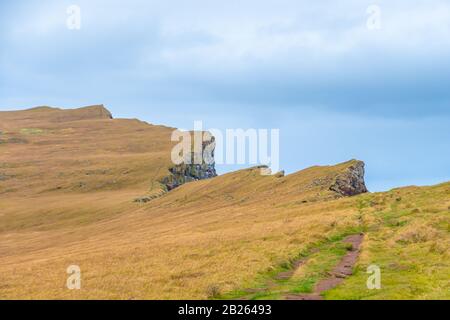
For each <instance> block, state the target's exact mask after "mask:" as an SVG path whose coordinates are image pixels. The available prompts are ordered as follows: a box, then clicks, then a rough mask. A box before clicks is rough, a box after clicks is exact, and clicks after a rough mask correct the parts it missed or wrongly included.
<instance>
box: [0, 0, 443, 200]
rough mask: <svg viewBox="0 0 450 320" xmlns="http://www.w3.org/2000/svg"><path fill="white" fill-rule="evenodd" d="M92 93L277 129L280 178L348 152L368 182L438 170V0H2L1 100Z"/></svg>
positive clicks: (165, 114) (118, 112) (111, 104)
mask: <svg viewBox="0 0 450 320" xmlns="http://www.w3.org/2000/svg"><path fill="white" fill-rule="evenodd" d="M71 5H75V6H77V7H78V8H79V9H80V20H79V21H80V25H79V26H80V28H79V29H71V28H68V26H67V21H68V19H69V21H73V20H71V18H72V17H73V15H72V14H73V11H72V12H69V13H68V12H67V9H68V7H69V6H71ZM100 103H101V104H104V105H105V106H106V107H107V108H108V109H109V110H110V111H111V112H112V113H113V115H114V116H115V117H116V118H121V117H123V118H138V119H141V120H144V121H147V122H149V123H154V124H164V125H168V126H172V127H178V128H186V129H191V128H192V127H193V125H194V121H196V120H201V121H203V126H204V128H205V129H208V128H218V129H222V130H224V129H236V128H243V129H249V128H256V129H279V130H280V162H281V168H282V169H284V170H286V172H287V173H292V172H295V171H297V170H300V169H303V168H305V167H308V166H311V165H326V164H334V163H339V162H343V161H346V160H349V159H352V158H357V159H360V160H363V161H364V162H365V163H366V183H367V185H368V188H369V190H371V191H383V190H388V189H390V188H393V187H398V186H405V185H430V184H436V183H439V182H444V181H448V180H450V166H449V163H450V148H449V144H450V143H449V141H450V130H449V124H450V2H449V1H448V0H426V1H425V0H398V1H382V0H379V1H376V0H371V1H366V0H343V1H336V0H333V1H332V0H325V1H303V0H276V1H275V0H270V1H265V0H246V1H243V0H240V1H235V0H227V1H223V0H222V1H217V0H191V1H183V0H165V1H162V0H159V1H143V0H128V1H126V2H123V1H116V0H108V1H106V0H94V1H93V0H90V1H77V0H71V1H65V0H59V1H35V0H27V1H20V0H19V1H14V2H12V1H10V2H6V1H1V2H0V110H16V109H24V108H30V107H34V106H41V105H49V106H56V107H63V108H75V107H81V106H86V105H93V104H100ZM240 167H242V166H230V165H218V168H217V169H218V171H219V173H224V172H228V171H230V170H235V169H237V168H240ZM243 167H245V165H244V166H243Z"/></svg>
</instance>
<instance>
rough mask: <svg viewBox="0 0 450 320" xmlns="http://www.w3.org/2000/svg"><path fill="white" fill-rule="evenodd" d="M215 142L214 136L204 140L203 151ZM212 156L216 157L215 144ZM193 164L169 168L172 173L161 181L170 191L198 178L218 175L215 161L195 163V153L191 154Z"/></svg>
mask: <svg viewBox="0 0 450 320" xmlns="http://www.w3.org/2000/svg"><path fill="white" fill-rule="evenodd" d="M211 144H215V141H214V137H212V136H211V137H210V140H206V141H204V142H203V149H202V153H203V151H204V150H205V148H206V147H207V146H210V145H211ZM211 156H212V158H213V159H214V145H213V146H212V153H211ZM191 162H192V163H191V164H185V163H182V164H179V165H175V166H173V167H172V168H170V169H169V172H170V174H169V175H168V176H166V177H164V178H163V179H162V181H161V183H162V184H164V185H165V186H166V188H167V190H168V191H170V190H172V189H175V188H176V187H179V186H180V185H182V184H184V183H187V182H191V181H197V180H203V179H210V178H213V177H216V176H217V173H216V169H215V164H214V162H213V163H211V164H209V163H206V162H205V161H204V159H203V160H202V164H194V163H193V162H194V154H193V153H192V155H191Z"/></svg>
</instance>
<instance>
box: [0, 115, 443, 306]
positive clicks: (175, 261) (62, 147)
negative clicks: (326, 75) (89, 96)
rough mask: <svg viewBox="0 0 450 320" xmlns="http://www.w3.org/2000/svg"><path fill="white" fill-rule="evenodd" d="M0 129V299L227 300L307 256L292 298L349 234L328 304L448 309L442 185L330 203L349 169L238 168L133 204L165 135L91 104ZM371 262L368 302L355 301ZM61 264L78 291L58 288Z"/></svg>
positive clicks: (6, 119) (161, 166)
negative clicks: (375, 282)
mask: <svg viewBox="0 0 450 320" xmlns="http://www.w3.org/2000/svg"><path fill="white" fill-rule="evenodd" d="M0 126H1V127H0V131H2V132H3V134H2V135H1V136H0V139H1V140H3V141H4V143H0V155H1V163H0V174H1V175H2V176H3V177H6V179H3V180H2V181H0V208H1V210H0V297H1V298H65V299H70V298H100V299H106V298H115V299H118V298H121V299H133V298H153V299H164V298H207V297H217V296H222V297H227V295H228V297H229V296H231V295H233V294H234V295H235V296H236V295H239V292H240V291H241V290H242V289H244V288H251V287H255V286H261V285H264V283H265V282H266V280H267V279H270V277H271V276H272V275H273V274H275V273H276V272H277V271H279V270H280V269H283V268H284V269H286V268H289V261H290V260H292V259H293V258H295V257H297V256H299V254H312V255H315V256H314V257H315V259H311V261H312V262H311V263H310V265H309V266H308V267H307V268H305V269H304V270H302V271H299V273H298V274H296V275H295V277H294V279H293V280H295V282H293V283H285V284H282V285H283V286H284V287H283V288H282V290H288V291H292V292H301V291H302V290H303V291H304V290H308V288H310V287H311V286H312V285H313V283H314V281H317V279H319V278H320V277H321V276H323V275H324V273H325V272H326V270H327V268H330V265H331V264H332V263H331V262H332V261H334V260H336V259H338V257H339V255H341V254H342V250H340V249H339V248H334V247H333V246H334V244H333V243H334V241H335V240H336V239H337V238H339V237H340V236H342V235H343V234H345V233H348V232H351V231H354V230H360V229H364V230H366V232H367V236H366V239H367V241H366V242H365V243H364V244H363V252H362V255H361V260H360V262H359V265H358V268H357V273H356V275H355V276H354V277H351V278H350V279H348V280H347V281H345V283H344V284H343V285H342V286H340V287H339V288H336V289H334V290H332V291H330V292H328V293H327V295H326V297H327V298H384V297H389V298H423V297H432V298H445V297H447V298H448V287H446V285H448V281H447V280H448V279H446V277H445V276H446V275H448V274H449V271H450V270H449V257H448V247H449V246H448V241H449V233H448V232H449V217H448V216H449V215H448V210H449V209H448V208H449V205H450V201H449V199H450V185H449V184H448V183H447V184H443V185H439V186H435V187H427V188H405V189H399V190H395V191H391V192H388V193H380V194H367V195H362V196H357V197H352V198H338V199H336V197H335V194H334V193H332V192H330V191H328V190H327V188H326V186H327V185H328V183H329V182H330V181H332V180H333V177H334V176H335V175H336V174H338V173H339V172H342V170H345V169H346V168H347V167H348V166H349V165H350V164H351V162H350V163H344V164H341V165H338V166H329V167H313V168H309V169H306V170H303V171H301V172H298V173H295V174H292V175H289V176H287V177H282V178H277V177H274V176H268V177H267V176H266V177H265V176H261V175H259V170H258V169H248V170H243V171H238V172H234V173H231V174H227V175H224V176H220V177H217V178H214V179H211V180H205V181H199V182H194V183H190V184H186V185H184V186H181V187H180V188H178V189H176V190H174V191H172V192H170V193H168V194H166V195H164V196H163V197H161V198H158V199H156V200H153V201H151V202H150V203H147V204H145V205H142V204H136V203H133V199H134V198H135V197H136V196H140V195H142V194H146V193H149V192H153V191H154V190H152V188H153V189H155V188H156V189H158V190H159V188H160V186H159V185H158V184H157V183H155V181H156V180H157V178H158V177H160V176H161V175H163V174H165V171H166V168H167V166H169V165H170V163H169V156H170V148H171V144H170V133H171V131H172V130H173V129H170V128H166V127H159V126H151V125H148V124H145V123H142V122H139V121H137V120H111V119H109V116H108V113H107V112H105V110H104V109H102V108H101V107H92V108H88V109H83V110H78V111H77V110H75V111H71V112H70V113H69V114H68V113H67V112H66V111H59V110H55V109H47V108H40V109H36V110H32V111H24V112H13V113H0ZM10 139H13V140H12V141H11V140H10ZM14 139H15V140H14ZM18 141H19V142H20V143H18ZM399 198H401V199H400V200H399ZM315 247H319V248H321V250H319V251H318V252H315V253H311V252H312V251H311V249H312V248H315ZM322 249H323V250H322ZM399 256H400V257H401V258H400V259H399V258H398V257H399ZM333 259H334V260H333ZM330 261H331V262H330ZM314 262H316V264H314ZM372 263H375V264H379V265H380V266H381V267H382V277H383V280H382V281H383V283H382V284H383V290H380V291H376V292H374V291H368V290H365V281H366V276H367V275H366V274H365V273H364V271H365V267H366V266H367V265H368V264H372ZM70 264H77V265H79V266H80V267H81V271H82V290H80V291H70V290H67V289H66V288H65V281H66V278H67V274H66V268H67V267H68V266H69V265H70ZM308 270H309V271H308ZM269 297H271V298H277V297H279V295H277V293H276V292H275V294H274V295H273V296H269Z"/></svg>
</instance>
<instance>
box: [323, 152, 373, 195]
mask: <svg viewBox="0 0 450 320" xmlns="http://www.w3.org/2000/svg"><path fill="white" fill-rule="evenodd" d="M330 190H331V191H334V192H337V193H339V194H340V195H342V196H354V195H357V194H361V193H365V192H368V190H367V188H366V184H365V182H364V162H362V161H358V160H353V161H352V162H351V164H350V165H349V166H348V167H347V168H346V169H345V170H344V171H343V172H342V173H340V174H339V175H338V176H337V177H336V178H335V180H334V182H333V184H332V185H331V186H330Z"/></svg>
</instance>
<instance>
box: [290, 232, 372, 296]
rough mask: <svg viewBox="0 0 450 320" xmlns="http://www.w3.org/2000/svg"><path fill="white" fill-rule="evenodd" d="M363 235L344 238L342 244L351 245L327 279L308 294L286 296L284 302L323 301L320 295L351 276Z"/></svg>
mask: <svg viewBox="0 0 450 320" xmlns="http://www.w3.org/2000/svg"><path fill="white" fill-rule="evenodd" d="M363 238H364V235H363V234H355V235H351V236H348V237H346V238H345V239H344V240H342V242H344V243H349V244H351V245H352V247H351V249H350V250H349V252H348V253H347V254H346V255H345V256H344V257H343V258H342V260H341V261H340V262H339V263H338V264H337V265H336V266H335V267H334V269H333V271H332V272H331V273H330V274H329V277H328V278H325V279H323V280H321V281H319V282H318V283H317V284H316V286H315V287H314V291H313V292H312V293H308V294H288V295H285V296H284V298H285V299H286V300H323V297H322V295H321V294H322V293H323V292H325V291H327V290H330V289H332V288H334V287H336V286H337V285H339V284H340V283H341V282H342V281H344V279H345V278H347V277H348V276H350V275H351V274H352V270H353V266H354V265H355V263H356V260H357V259H358V256H359V252H360V246H361V243H362V241H363Z"/></svg>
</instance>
